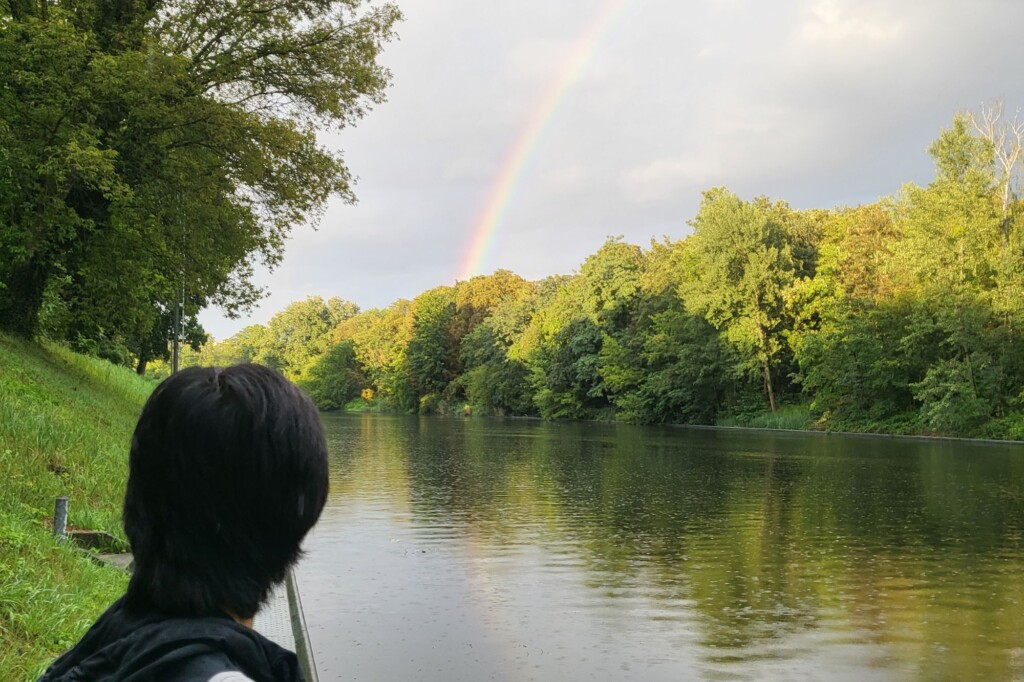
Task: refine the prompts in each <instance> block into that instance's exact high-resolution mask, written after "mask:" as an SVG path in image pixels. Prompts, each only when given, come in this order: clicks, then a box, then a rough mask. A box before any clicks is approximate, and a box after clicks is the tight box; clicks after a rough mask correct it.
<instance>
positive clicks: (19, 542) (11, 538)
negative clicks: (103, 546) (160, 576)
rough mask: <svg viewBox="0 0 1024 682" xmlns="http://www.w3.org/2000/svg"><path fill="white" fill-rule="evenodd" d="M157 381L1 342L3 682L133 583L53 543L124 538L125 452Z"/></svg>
mask: <svg viewBox="0 0 1024 682" xmlns="http://www.w3.org/2000/svg"><path fill="white" fill-rule="evenodd" d="M152 388H153V384H152V383H151V382H148V381H146V380H144V379H141V378H139V377H137V376H136V375H135V374H134V373H133V372H131V371H130V370H128V369H125V368H122V367H116V366H114V365H111V364H110V363H107V362H104V361H102V360H97V359H94V358H88V357H84V356H81V355H76V354H74V353H71V352H70V351H68V350H66V349H64V348H61V347H59V346H55V345H49V344H44V345H38V344H34V343H29V342H26V341H21V340H17V339H13V338H11V337H9V336H6V335H2V334H0V482H2V483H0V680H4V681H7V680H12V681H14V680H30V679H33V680H34V679H36V677H38V675H39V674H40V673H41V672H42V670H43V669H44V668H45V666H46V665H47V664H48V663H49V662H50V661H52V660H53V658H54V657H56V656H57V655H58V654H60V653H61V652H62V651H64V650H65V649H67V648H68V647H69V646H71V645H72V644H74V643H75V642H76V641H77V640H78V638H79V637H81V635H82V634H83V633H84V632H85V630H86V629H87V628H88V627H89V625H90V624H91V623H92V621H93V620H94V619H95V618H96V616H98V615H99V614H100V613H101V612H102V611H103V609H105V608H106V607H107V606H108V605H109V603H110V602H111V601H113V600H114V599H116V598H117V597H118V596H119V595H120V594H121V593H122V592H123V590H124V586H125V583H126V576H125V574H123V573H122V572H120V571H117V570H116V569H113V568H108V567H103V566H98V565H96V564H94V563H93V562H92V561H90V560H89V559H88V558H86V557H84V556H82V555H81V554H79V553H78V552H76V551H75V550H74V549H72V548H71V547H68V546H66V545H63V544H61V543H59V542H57V541H56V540H54V539H53V537H52V535H51V532H50V528H49V522H50V519H51V517H52V514H53V504H54V498H55V497H57V496H58V495H67V496H68V497H69V498H70V504H69V507H70V511H69V523H70V524H71V525H72V526H74V527H76V528H91V529H97V530H106V531H109V532H111V533H113V534H114V535H116V536H117V537H119V538H122V539H123V537H124V535H123V531H122V530H121V522H120V510H121V499H122V496H123V494H124V484H125V479H126V476H127V472H128V461H127V460H128V457H127V454H128V446H129V444H130V442H131V434H132V430H133V429H134V427H135V420H136V419H137V418H138V413H139V410H140V409H141V407H142V403H143V402H144V401H145V399H146V397H147V396H148V395H149V392H150V391H151V390H152Z"/></svg>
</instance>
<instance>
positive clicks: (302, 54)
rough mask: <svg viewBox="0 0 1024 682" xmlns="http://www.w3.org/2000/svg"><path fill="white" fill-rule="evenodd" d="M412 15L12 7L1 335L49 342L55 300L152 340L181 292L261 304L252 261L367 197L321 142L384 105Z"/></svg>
mask: <svg viewBox="0 0 1024 682" xmlns="http://www.w3.org/2000/svg"><path fill="white" fill-rule="evenodd" d="M398 18H399V13H398V11H397V10H396V9H395V8H394V6H392V5H388V4H384V5H381V6H377V7H373V8H369V9H366V8H364V7H363V5H362V3H361V2H359V0H327V1H320V0H285V1H284V2H280V3H274V4H270V5H267V4H266V3H249V2H244V3H235V2H231V3H208V2H202V1H201V0H179V1H178V2H174V3H162V2H142V1H139V2H123V3H116V7H115V6H114V5H111V4H110V3H100V2H89V1H88V0H86V1H84V2H81V3H76V4H75V5H74V6H73V7H69V6H66V5H65V4H63V3H54V4H50V3H42V2H41V3H29V2H18V3H16V4H14V5H8V6H7V8H6V9H0V22H2V24H3V30H0V85H2V87H0V122H2V125H0V135H3V136H4V139H5V141H7V142H11V143H12V145H11V146H9V147H6V150H5V153H4V154H3V155H2V156H0V164H2V167H0V177H3V178H4V180H3V181H2V182H3V183H4V186H3V189H4V190H5V192H3V195H4V196H3V198H0V202H2V204H3V205H2V208H3V209H4V210H3V211H0V215H2V216H3V218H0V283H2V286H0V328H5V329H8V330H12V331H15V332H17V333H20V334H25V335H31V334H33V333H35V332H36V331H37V330H38V327H39V314H40V309H41V307H42V303H43V298H44V294H45V292H46V291H47V289H48V287H50V288H56V292H55V295H54V300H57V301H61V302H63V304H64V306H65V307H66V309H67V317H68V318H69V319H70V321H71V324H72V333H75V334H80V335H85V336H89V335H93V334H99V333H103V334H105V335H107V336H120V337H127V336H130V335H135V336H138V335H140V334H144V333H146V332H147V331H148V330H151V329H152V328H153V327H154V324H155V320H156V318H157V317H158V316H159V314H160V312H159V311H160V308H161V306H166V304H167V303H168V302H169V301H171V300H173V296H174V295H175V292H177V291H179V290H180V289H181V288H182V287H183V286H184V288H185V289H186V291H187V294H188V295H189V296H194V297H197V298H198V299H199V300H200V301H201V302H202V305H204V306H205V305H209V304H218V305H222V306H226V307H227V309H228V310H229V311H237V310H239V309H244V308H246V307H247V306H249V305H251V304H252V303H253V302H254V301H255V300H256V298H257V297H258V294H259V292H258V291H256V290H255V289H254V288H253V286H252V284H251V280H250V276H251V273H252V264H253V262H254V261H255V260H262V261H263V262H265V263H267V264H268V265H270V266H273V265H274V264H275V263H276V262H277V261H278V260H279V259H280V256H281V253H282V249H283V245H284V241H285V239H286V237H287V235H288V234H289V232H290V230H291V228H292V227H293V226H294V225H296V224H300V223H302V222H304V221H306V220H309V219H313V220H315V219H316V218H317V216H318V215H319V213H320V211H321V210H322V208H323V206H324V205H325V202H326V200H327V198H328V197H329V196H331V195H338V196H341V197H342V199H344V200H349V201H351V200H352V198H353V197H352V192H351V188H350V179H349V174H348V171H347V169H346V168H345V166H344V164H343V162H342V159H341V156H340V154H339V153H337V152H333V151H331V150H328V149H326V148H325V147H324V146H322V145H321V144H320V143H318V141H317V134H318V133H319V132H322V131H326V130H329V129H336V128H339V127H343V126H346V125H349V124H351V123H353V122H354V121H355V120H357V119H358V118H359V117H360V116H362V115H363V114H364V113H365V112H366V111H367V109H368V108H369V106H371V105H372V104H374V103H376V102H380V101H381V100H382V98H383V92H384V89H385V87H386V85H387V83H388V80H389V74H388V72H387V70H386V69H384V68H383V67H381V66H380V65H378V64H377V61H376V60H377V56H378V54H379V52H380V50H381V48H382V46H383V44H384V43H385V42H386V41H387V40H389V39H390V38H391V37H392V35H393V26H394V24H395V22H396V21H397V20H398Z"/></svg>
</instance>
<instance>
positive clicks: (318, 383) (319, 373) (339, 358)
mask: <svg viewBox="0 0 1024 682" xmlns="http://www.w3.org/2000/svg"><path fill="white" fill-rule="evenodd" d="M365 382H366V379H365V377H364V376H363V373H362V371H361V370H360V367H359V363H358V362H357V361H356V353H355V344H353V343H352V341H351V340H345V341H342V342H340V343H336V344H334V345H333V346H331V348H330V349H328V350H327V352H326V353H324V354H323V355H321V356H319V357H317V358H316V359H314V360H313V361H312V362H311V363H310V365H309V366H308V367H306V369H305V370H303V372H302V374H301V376H300V377H299V379H298V381H297V382H296V383H298V385H299V386H300V387H301V388H302V389H304V390H305V391H306V392H307V393H308V394H309V396H310V398H312V399H313V402H314V403H316V406H317V407H319V408H320V409H321V410H337V409H338V408H340V407H344V406H345V405H346V404H347V403H348V402H349V401H351V400H353V399H355V398H358V397H359V393H360V391H361V390H362V388H363V386H364V384H365Z"/></svg>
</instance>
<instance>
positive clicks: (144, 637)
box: [40, 600, 304, 682]
mask: <svg viewBox="0 0 1024 682" xmlns="http://www.w3.org/2000/svg"><path fill="white" fill-rule="evenodd" d="M230 670H237V671H239V672H242V673H244V674H246V675H248V676H249V677H251V678H252V679H254V680H256V681H257V682H303V680H304V678H303V676H302V672H301V671H300V669H299V662H298V659H297V658H296V656H295V654H293V653H292V652H290V651H287V650H285V649H282V648H281V647H279V646H278V645H277V644H274V643H273V642H271V641H270V640H268V639H267V638H265V637H263V636H262V635H261V634H259V633H258V632H256V631H254V630H251V629H249V628H247V627H245V626H244V625H239V624H238V623H236V622H235V621H234V620H232V619H231V618H229V617H228V616H227V615H223V616H209V617H205V618H167V617H164V616H159V615H155V614H149V615H135V614H130V613H127V612H125V610H124V608H123V607H122V606H121V600H118V601H116V602H114V604H113V606H111V607H110V608H109V609H107V612H106V613H104V614H103V615H102V616H100V619H99V620H97V621H96V623H95V624H94V625H93V626H92V627H91V628H90V629H89V632H87V633H85V637H83V638H82V641H80V642H79V643H78V644H77V645H76V646H75V647H74V648H73V649H71V650H70V651H68V652H67V653H66V654H64V655H63V656H61V657H60V658H58V659H57V660H56V661H54V663H53V665H51V666H50V667H49V668H48V669H47V671H46V672H45V673H44V674H43V676H42V677H41V678H40V682H58V681H59V682H86V681H88V682H101V681H102V682H142V681H143V680H167V681H168V682H207V680H209V679H210V678H211V677H213V676H214V675H216V674H217V673H221V672H225V671H230Z"/></svg>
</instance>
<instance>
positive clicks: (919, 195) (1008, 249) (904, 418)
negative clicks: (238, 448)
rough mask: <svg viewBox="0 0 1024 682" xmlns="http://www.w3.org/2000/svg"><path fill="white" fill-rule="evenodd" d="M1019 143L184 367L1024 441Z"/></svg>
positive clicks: (310, 381) (398, 399)
mask: <svg viewBox="0 0 1024 682" xmlns="http://www.w3.org/2000/svg"><path fill="white" fill-rule="evenodd" d="M1022 133H1024V126H1022V125H1021V124H1020V123H1019V122H1018V121H1017V120H1007V119H1006V118H1005V117H1004V116H1003V115H1002V112H1001V108H1000V107H998V106H996V107H992V108H988V109H986V110H984V111H981V112H979V113H977V114H963V115H958V116H957V117H955V118H954V120H953V123H952V126H951V127H950V128H949V129H947V130H945V131H943V132H942V133H941V135H940V136H939V137H938V139H937V140H936V141H935V142H934V144H933V145H932V146H931V148H930V150H929V151H930V154H931V156H932V157H933V159H934V161H935V167H936V174H935V179H934V180H933V181H932V182H931V183H930V184H929V185H928V186H926V187H920V186H917V185H913V184H909V185H906V186H905V187H903V188H902V189H900V190H899V191H898V192H897V193H896V194H895V195H894V196H892V197H888V198H885V199H882V200H880V201H878V202H877V203H874V204H870V205H864V206H857V207H853V208H837V209H813V210H796V209H794V208H791V207H790V206H789V205H788V204H787V203H786V202H784V201H780V200H773V199H769V198H766V197H757V198H754V199H751V200H747V199H744V198H741V197H738V196H736V195H735V194H733V193H732V192H730V191H729V190H728V189H726V188H724V187H718V188H714V189H711V190H708V191H707V192H705V193H704V197H703V201H702V203H701V205H700V209H699V211H698V213H697V215H696V216H695V217H694V218H693V219H692V220H691V221H690V226H691V227H692V233H691V234H689V235H688V236H686V237H685V238H683V239H679V240H673V239H667V238H666V239H664V240H663V241H653V242H652V243H651V244H650V245H649V246H648V247H647V248H642V247H640V246H636V245H633V244H628V243H625V242H623V241H622V240H621V239H616V238H612V239H609V240H608V241H607V242H606V243H605V244H604V245H603V246H602V247H601V248H600V249H599V250H598V251H597V252H596V253H594V254H592V255H591V256H589V257H588V258H587V259H586V260H585V262H584V263H583V264H582V265H581V266H580V268H579V270H578V272H576V273H575V274H573V275H571V276H555V277H550V278H547V279H544V280H541V281H538V282H529V281H525V280H524V279H522V278H521V277H519V276H517V275H516V274H514V273H512V272H508V271H498V272H495V273H494V274H492V275H488V276H479V277H473V278H472V279H470V280H468V281H464V282H458V283H456V284H455V285H454V286H441V287H437V288H435V289H431V290H430V291H427V292H424V293H422V294H420V295H419V296H417V297H416V298H414V299H413V300H411V301H407V300H400V301H396V302H395V303H393V304H392V305H391V306H389V307H388V308H385V309H372V310H363V311H360V310H359V309H358V307H357V306H356V305H355V304H353V303H350V302H347V301H344V300H341V299H338V298H332V299H330V300H328V301H324V300H323V299H322V298H319V297H313V298H309V299H307V300H305V301H300V302H296V303H293V304H292V305H290V306H289V307H288V308H286V309H285V310H284V311H282V312H280V313H278V314H277V315H276V316H274V317H273V319H271V320H270V322H269V323H268V324H267V325H266V326H262V325H255V326H250V327H248V328H246V329H244V330H243V331H241V332H239V333H238V334H236V335H235V336H233V337H231V338H229V339H226V340H223V341H219V342H217V343H210V344H207V345H206V346H204V347H202V348H201V350H194V351H191V352H186V354H185V356H184V360H183V363H184V364H185V365H188V364H200V363H201V364H229V363H232V362H237V361H246V360H248V361H255V362H260V363H264V364H267V365H270V366H272V367H275V368H277V369H279V370H280V371H281V372H283V373H284V374H285V375H287V376H288V377H290V378H291V379H293V380H295V381H296V382H298V383H299V384H300V385H301V386H303V387H304V388H306V390H307V391H309V393H310V394H311V395H312V396H313V397H314V399H315V400H316V401H317V403H318V404H319V405H320V407H321V408H323V409H337V408H342V407H346V406H347V407H348V408H349V409H367V408H377V409H391V410H398V411H403V412H420V413H470V412H472V413H473V414H485V415H531V416H539V417H543V418H546V419H621V420H626V421H630V422H637V423H685V424H766V425H767V424H772V425H791V426H797V427H816V428H824V429H834V430H856V431H879V432H890V433H917V434H948V435H964V436H988V437H1006V438H1024V391H1022V389H1024V218H1022V215H1021V204H1020V202H1019V201H1018V197H1017V192H1018V180H1019V176H1020V171H1021V163H1022V144H1021V143H1022ZM152 369H153V371H154V372H155V373H157V374H160V373H161V372H165V371H166V366H165V365H158V366H154V367H153V368H152Z"/></svg>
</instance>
